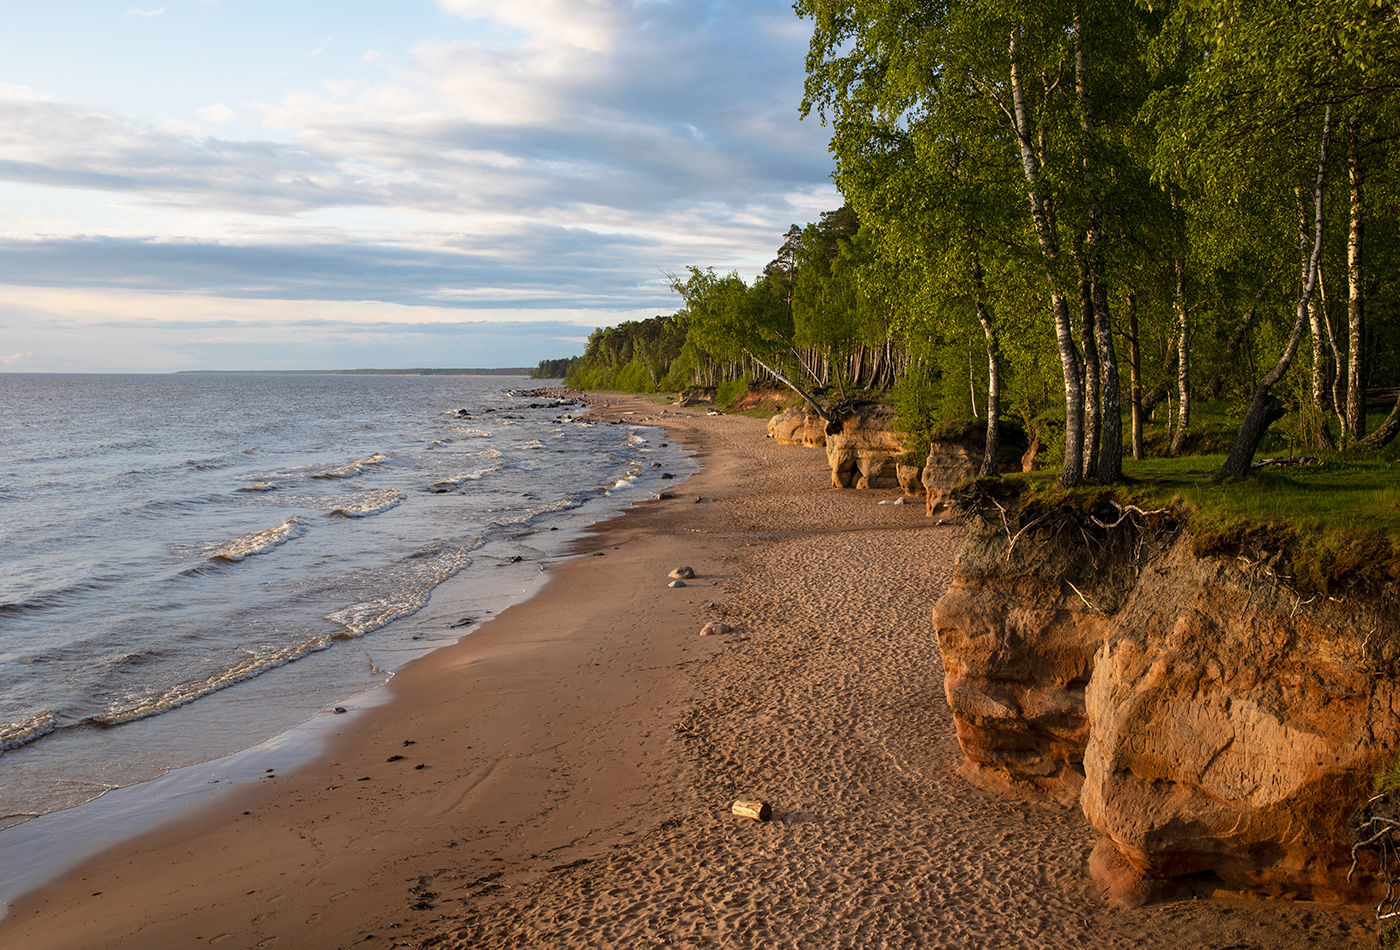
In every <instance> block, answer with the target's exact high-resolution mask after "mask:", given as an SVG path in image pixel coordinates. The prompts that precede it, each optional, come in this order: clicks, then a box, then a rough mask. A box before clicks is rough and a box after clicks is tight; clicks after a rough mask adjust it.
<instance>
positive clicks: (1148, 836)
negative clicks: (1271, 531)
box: [934, 491, 1400, 902]
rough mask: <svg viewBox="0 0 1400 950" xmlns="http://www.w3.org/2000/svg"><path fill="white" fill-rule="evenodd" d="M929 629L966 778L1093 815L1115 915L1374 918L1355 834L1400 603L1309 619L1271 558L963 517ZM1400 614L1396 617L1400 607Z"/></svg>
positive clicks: (991, 512)
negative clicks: (1243, 910)
mask: <svg viewBox="0 0 1400 950" xmlns="http://www.w3.org/2000/svg"><path fill="white" fill-rule="evenodd" d="M960 503H961V506H962V508H963V510H964V512H965V514H966V515H967V535H966V538H965V541H964V544H963V549H962V551H961V553H960V554H959V557H958V561H957V565H956V568H955V573H954V580H953V583H952V585H951V586H950V588H949V590H948V592H947V593H946V594H945V595H944V596H943V598H942V599H941V600H940V601H939V603H938V605H937V606H936V608H935V610H934V625H935V628H936V632H937V636H938V641H939V646H940V648H941V650H942V654H943V663H944V674H945V688H946V692H947V697H948V702H949V704H950V706H951V707H952V709H953V713H954V718H955V721H956V724H957V730H958V738H959V741H960V742H961V744H962V747H963V750H964V752H965V754H966V756H967V765H966V766H965V774H967V775H968V776H969V777H970V778H972V779H974V780H976V781H980V782H982V783H984V784H989V785H992V786H995V787H999V788H1016V789H1020V790H1029V791H1034V792H1036V793H1040V794H1048V795H1052V796H1055V797H1058V798H1060V799H1062V800H1066V801H1076V802H1077V803H1078V805H1079V806H1080V807H1082V808H1083V810H1084V814H1085V816H1086V817H1087V818H1088V820H1089V822H1090V824H1091V825H1092V826H1093V827H1094V829H1095V830H1096V831H1097V832H1098V834H1099V835H1100V840H1099V843H1098V845H1097V846H1096V848H1095V852H1094V857H1093V859H1092V861H1091V867H1090V870H1091V872H1092V873H1093V874H1094V876H1095V878H1096V879H1097V880H1098V882H1099V883H1100V884H1101V885H1102V886H1103V888H1104V889H1105V891H1106V892H1107V893H1108V894H1109V896H1110V897H1112V898H1114V899H1117V900H1120V901H1124V902H1138V901H1141V900H1145V899H1149V898H1151V897H1152V896H1153V895H1154V894H1171V893H1183V892H1196V893H1200V892H1202V891H1204V892H1210V891H1211V890H1213V889H1216V888H1224V889H1227V890H1239V891H1249V892H1254V893H1264V894H1270V895H1275V896H1296V897H1307V898H1318V899H1350V900H1362V899H1365V898H1367V897H1368V896H1370V895H1371V894H1372V892H1373V890H1374V886H1375V883H1374V879H1373V875H1372V874H1371V873H1370V871H1369V870H1368V868H1367V867H1365V866H1363V868H1362V872H1361V873H1360V874H1359V875H1358V876H1357V878H1356V879H1355V880H1354V881H1353V882H1352V883H1351V884H1348V883H1347V882H1346V880H1345V878H1346V872H1347V869H1348V867H1349V866H1350V862H1351V859H1350V844H1349V841H1348V831H1347V821H1348V818H1349V817H1350V815H1351V814H1352V812H1353V811H1355V809H1356V808H1357V807H1358V806H1360V805H1361V804H1362V803H1363V802H1364V801H1365V800H1366V798H1367V796H1368V794H1369V792H1370V789H1371V783H1372V779H1373V776H1374V775H1375V774H1376V773H1377V771H1379V770H1380V769H1381V768H1383V767H1386V766H1388V765H1389V764H1390V763H1391V762H1393V761H1394V759H1395V755H1396V750H1397V749H1400V709H1398V708H1397V701H1398V700H1400V696H1397V689H1396V684H1397V682H1400V680H1398V679H1397V672H1400V662H1398V661H1400V650H1397V644H1398V643H1400V624H1397V622H1396V617H1395V611H1394V608H1393V607H1389V608H1386V607H1384V606H1383V605H1384V604H1385V603H1386V601H1376V602H1373V603H1371V604H1367V603H1363V602H1360V601H1355V602H1347V603H1336V602H1333V601H1330V600H1328V599H1326V598H1316V599H1314V600H1312V601H1308V600H1306V599H1304V598H1301V597H1300V596H1298V595H1297V594H1295V593H1294V592H1293V591H1292V590H1291V588H1290V587H1289V585H1288V583H1287V579H1286V577H1283V576H1281V575H1280V565H1279V564H1278V563H1277V562H1276V561H1270V560H1269V559H1267V558H1265V557H1263V556H1260V555H1259V554H1257V553H1255V552H1241V553H1240V554H1239V555H1238V556H1236V557H1231V558H1226V557H1206V558H1201V557H1197V556H1195V555H1194V554H1193V553H1192V542H1191V532H1190V526H1189V524H1187V523H1185V522H1184V521H1181V520H1180V519H1178V518H1177V517H1176V516H1174V515H1172V514H1167V513H1164V514H1158V515H1154V516H1151V517H1142V516H1140V515H1139V514H1136V513H1134V512H1131V511H1125V510H1123V509H1121V508H1117V507H1115V506H1114V504H1113V503H1112V502H1111V500H1109V499H1108V496H1107V495H1106V494H1105V495H1103V496H1101V497H1100V498H1098V499H1096V500H1092V501H1090V502H1089V503H1088V504H1087V505H1081V506H1078V507H1076V508H1069V507H1066V506H1060V507H1058V508H1048V509H1044V510H1032V509H1026V508H1023V507H1022V506H1021V505H1020V504H1019V499H1018V498H1017V497H1015V495H1014V493H1008V494H1006V495H1004V496H1003V497H996V496H994V495H988V494H986V493H979V492H977V491H974V492H969V493H968V494H967V496H966V497H964V498H961V499H960ZM1390 603H1392V604H1393V597H1392V599H1391V601H1390Z"/></svg>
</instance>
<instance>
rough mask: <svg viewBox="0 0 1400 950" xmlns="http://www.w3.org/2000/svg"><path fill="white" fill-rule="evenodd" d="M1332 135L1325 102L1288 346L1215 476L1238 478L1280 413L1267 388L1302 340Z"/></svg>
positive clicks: (1252, 401)
mask: <svg viewBox="0 0 1400 950" xmlns="http://www.w3.org/2000/svg"><path fill="white" fill-rule="evenodd" d="M1331 138H1332V107H1331V106H1330V105H1329V106H1327V107H1326V108H1325V109H1324V110H1323V117H1322V141H1321V144H1320V145H1319V146H1318V155H1317V178H1316V181H1315V184H1314V186H1313V222H1314V223H1313V247H1312V255H1311V256H1310V257H1309V258H1308V268H1307V280H1306V281H1305V282H1304V284H1303V288H1302V292H1301V293H1299V295H1298V310H1297V313H1296V315H1295V316H1294V319H1293V333H1292V335H1291V336H1290V337H1289V339H1288V346H1287V347H1286V348H1285V349H1284V351H1283V355H1282V356H1281V357H1280V358H1279V361H1278V363H1277V364H1275V366H1274V368H1273V369H1271V370H1270V371H1269V372H1268V373H1267V374H1265V376H1264V378H1263V379H1261V380H1260V381H1259V385H1257V386H1255V387H1254V395H1253V397H1252V398H1251V399H1250V401H1249V408H1248V409H1247V410H1246V411H1245V414H1244V420H1243V421H1242V422H1241V423H1240V431H1239V434H1238V435H1236V436H1235V443H1234V445H1232V446H1231V447H1230V454H1229V455H1228V456H1226V458H1225V464H1224V465H1222V466H1221V467H1220V471H1218V472H1216V475H1215V477H1216V478H1218V479H1224V478H1239V477H1241V476H1243V475H1244V474H1245V473H1246V472H1248V471H1249V467H1250V464H1251V463H1252V462H1253V461H1254V453H1255V452H1256V451H1257V450H1258V448H1259V442H1260V440H1262V439H1263V438H1264V432H1265V431H1266V430H1267V429H1268V427H1269V426H1270V425H1271V424H1273V422H1274V421H1276V420H1277V419H1278V418H1280V416H1278V415H1276V414H1275V413H1278V412H1281V411H1282V410H1281V408H1280V407H1279V401H1278V399H1277V398H1275V397H1274V396H1273V395H1271V394H1270V392H1269V390H1270V389H1271V388H1273V385H1274V384H1275V383H1277V382H1278V381H1279V380H1280V379H1282V378H1283V374H1284V373H1286V372H1288V367H1289V366H1290V365H1291V364H1292V362H1293V357H1294V356H1295V355H1296V354H1297V352H1298V344H1299V343H1300V342H1302V339H1303V330H1304V329H1305V328H1306V327H1307V323H1308V305H1309V304H1310V303H1311V302H1312V295H1313V291H1314V290H1315V289H1316V288H1317V271H1318V266H1319V265H1320V264H1321V263H1322V198H1323V186H1324V185H1325V184H1326V181H1327V146H1328V144H1329V143H1330V141H1331Z"/></svg>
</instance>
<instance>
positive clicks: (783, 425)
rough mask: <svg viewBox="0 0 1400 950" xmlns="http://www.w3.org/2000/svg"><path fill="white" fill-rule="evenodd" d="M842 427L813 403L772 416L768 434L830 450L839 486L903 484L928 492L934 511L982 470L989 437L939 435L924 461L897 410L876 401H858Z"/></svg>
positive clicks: (915, 491)
mask: <svg viewBox="0 0 1400 950" xmlns="http://www.w3.org/2000/svg"><path fill="white" fill-rule="evenodd" d="M840 418H841V422H840V424H839V425H837V426H830V425H828V424H827V422H826V420H825V419H823V418H822V417H821V416H819V415H817V414H816V413H815V412H813V411H812V410H810V409H807V408H789V409H785V410H783V411H782V412H780V413H778V414H777V415H775V416H773V417H772V418H771V419H769V420H768V437H769V438H771V439H773V440H774V441H776V442H778V443H779V444H780V445H805V446H808V447H810V448H824V449H826V457H827V463H828V464H829V465H830V466H831V484H832V487H833V488H901V489H903V490H904V492H905V494H908V495H925V494H926V495H928V497H929V506H928V507H929V511H930V512H931V511H933V510H934V509H935V508H937V507H938V506H939V505H940V504H941V503H942V502H943V499H944V497H945V496H946V495H947V493H948V492H949V491H951V490H952V488H953V486H955V485H957V484H958V483H959V482H961V481H964V480H965V479H968V478H971V477H973V476H974V475H976V474H977V472H978V470H979V469H980V468H981V464H982V448H983V440H984V437H983V435H982V433H981V430H980V429H977V428H976V427H973V429H974V431H972V432H971V434H968V435H962V436H958V437H954V438H949V439H943V440H937V439H936V440H934V441H933V443H932V444H931V445H930V447H929V453H928V457H927V458H924V459H921V460H920V461H921V462H922V464H912V465H911V464H909V463H908V462H906V461H905V455H906V453H905V449H904V440H903V438H902V437H901V436H900V435H899V433H897V432H896V431H895V429H894V412H893V410H892V409H890V408H889V407H888V406H884V405H878V404H875V403H863V404H858V405H857V406H855V407H854V409H851V410H848V411H846V412H845V414H844V415H843V416H841V417H840Z"/></svg>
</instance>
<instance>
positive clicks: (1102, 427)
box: [1094, 280, 1123, 485]
mask: <svg viewBox="0 0 1400 950" xmlns="http://www.w3.org/2000/svg"><path fill="white" fill-rule="evenodd" d="M1110 316H1111V315H1110V313H1109V310H1108V288H1107V287H1105V286H1104V282H1103V281H1102V280H1097V281H1095V282H1094V337H1095V339H1096V340H1097V342H1098V345H1099V465H1098V469H1097V471H1096V472H1095V475H1094V478H1095V480H1096V481H1097V482H1098V483H1099V484H1100V485H1111V484H1113V483H1114V482H1117V481H1119V480H1120V479H1122V477H1123V408H1122V404H1123V397H1122V394H1121V392H1120V391H1119V383H1118V352H1117V350H1116V349H1115V348H1114V346H1113V322H1112V320H1111V319H1110Z"/></svg>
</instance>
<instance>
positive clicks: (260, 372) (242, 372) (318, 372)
mask: <svg viewBox="0 0 1400 950" xmlns="http://www.w3.org/2000/svg"><path fill="white" fill-rule="evenodd" d="M533 369H534V368H533V367H529V366H510V367H506V368H504V369H182V370H177V371H175V372H174V373H172V374H171V375H172V376H254V375H256V376H529V375H530V373H531V372H532V370H533Z"/></svg>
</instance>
